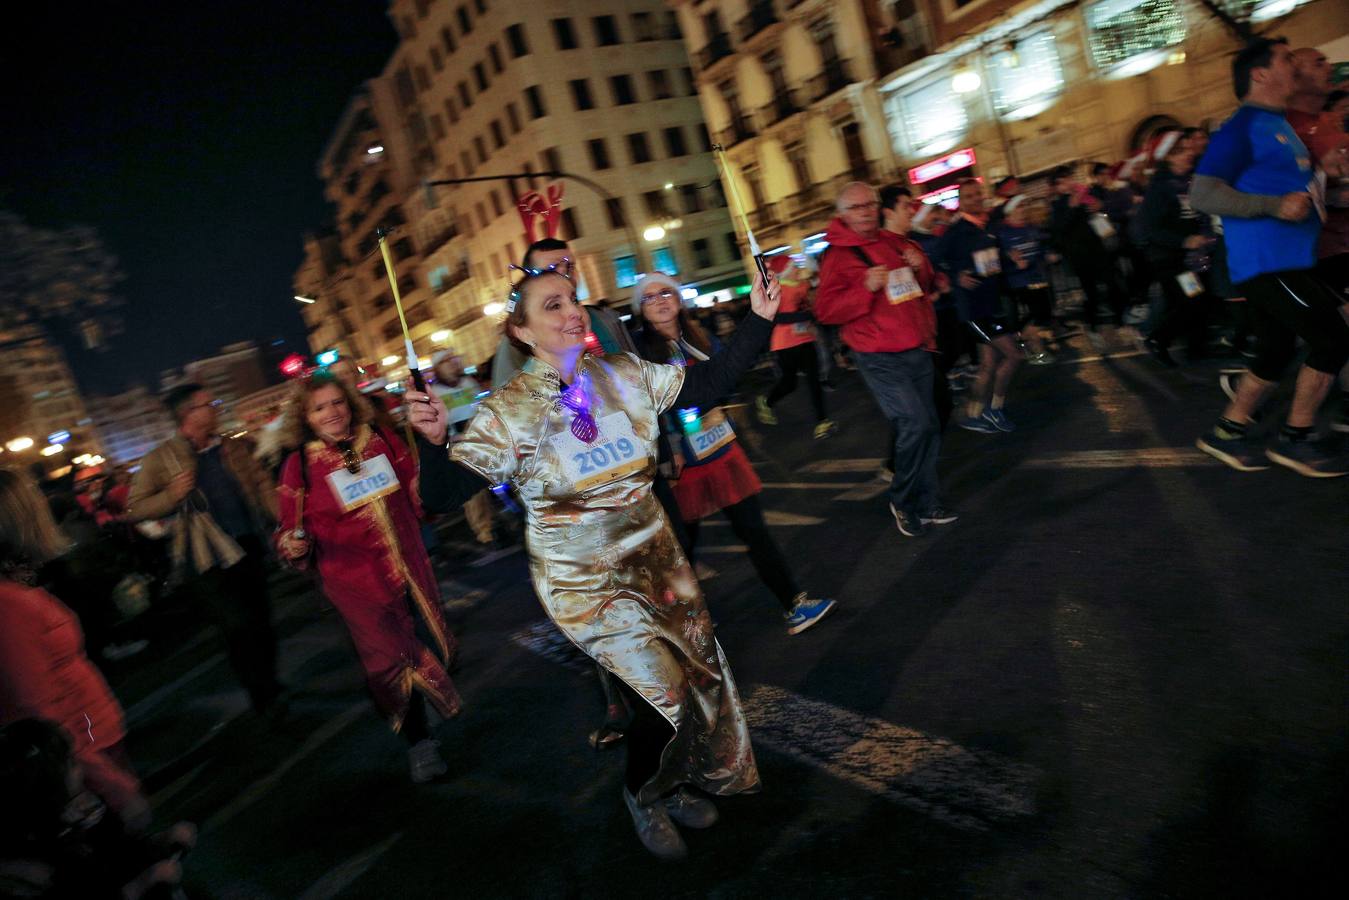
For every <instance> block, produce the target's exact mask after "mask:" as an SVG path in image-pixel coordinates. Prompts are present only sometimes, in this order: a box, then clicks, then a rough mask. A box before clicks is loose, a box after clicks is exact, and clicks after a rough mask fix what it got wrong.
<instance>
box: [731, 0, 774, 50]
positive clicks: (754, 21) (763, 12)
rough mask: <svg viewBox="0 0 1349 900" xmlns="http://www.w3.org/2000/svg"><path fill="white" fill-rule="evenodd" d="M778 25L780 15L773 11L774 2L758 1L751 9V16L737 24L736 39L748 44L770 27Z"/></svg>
mask: <svg viewBox="0 0 1349 900" xmlns="http://www.w3.org/2000/svg"><path fill="white" fill-rule="evenodd" d="M777 23H778V14H777V11H776V10H774V9H773V2H772V0H758V2H756V3H755V4H754V5H753V6H751V7H750V9H749V15H747V16H745V17H744V18H743V19H741V20H740V21H739V22H737V23H736V25H735V33H736V37H738V38H739V39H740V43H742V44H743V43H746V42H747V41H749V40H750V39H751V38H753V37H754V36H755V35H756V34H758V33H759V32H761V31H763V30H764V29H765V28H767V27H768V26H769V25H776V24H777Z"/></svg>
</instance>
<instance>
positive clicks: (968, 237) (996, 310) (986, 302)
mask: <svg viewBox="0 0 1349 900" xmlns="http://www.w3.org/2000/svg"><path fill="white" fill-rule="evenodd" d="M988 250H992V251H993V252H992V254H991V256H992V259H993V261H994V262H995V263H997V262H998V261H999V260H1000V250H999V248H998V239H997V238H996V237H995V236H994V235H993V232H991V231H989V230H988V227H987V226H986V225H985V226H982V227H981V226H979V225H976V224H975V223H974V222H971V221H970V220H969V219H967V218H966V217H965V216H961V217H960V218H958V219H956V220H955V221H954V222H952V223H951V227H950V228H948V229H946V233H945V234H943V235H942V237H941V240H940V241H938V242H937V249H936V250H934V251H933V262H934V263H936V265H937V268H938V269H940V270H941V271H943V272H945V273H946V275H947V277H948V278H950V279H951V291H952V292H953V293H954V294H955V298H956V312H957V313H959V315H960V319H961V321H962V322H973V321H976V320H978V319H988V318H992V317H993V316H996V315H999V314H1000V313H1001V312H1002V292H1001V290H1000V289H999V284H998V282H999V278H998V275H997V274H990V275H984V276H981V275H979V273H978V270H977V269H976V267H975V264H974V254H975V253H979V252H981V251H988ZM998 267H999V268H1001V266H1000V265H999V266H998ZM962 273H968V274H969V275H972V276H974V278H975V279H976V280H977V281H978V282H979V284H978V286H977V287H975V288H974V289H973V290H971V289H969V288H964V287H961V285H960V275H961V274H962Z"/></svg>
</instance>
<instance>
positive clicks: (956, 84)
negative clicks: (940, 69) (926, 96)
mask: <svg viewBox="0 0 1349 900" xmlns="http://www.w3.org/2000/svg"><path fill="white" fill-rule="evenodd" d="M981 83H982V80H981V79H980V78H979V73H978V72H976V71H974V70H973V69H971V68H970V67H969V64H968V63H964V64H962V65H961V66H960V68H959V69H957V70H956V73H955V74H954V75H952V76H951V90H953V91H955V92H956V93H957V94H968V93H970V92H971V91H977V90H979V85H980V84H981Z"/></svg>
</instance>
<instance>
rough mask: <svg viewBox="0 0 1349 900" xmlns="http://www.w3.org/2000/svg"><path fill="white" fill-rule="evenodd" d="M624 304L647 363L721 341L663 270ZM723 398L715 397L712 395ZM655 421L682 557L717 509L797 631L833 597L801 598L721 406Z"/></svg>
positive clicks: (694, 356) (706, 354)
mask: <svg viewBox="0 0 1349 900" xmlns="http://www.w3.org/2000/svg"><path fill="white" fill-rule="evenodd" d="M632 310H633V314H634V316H635V317H636V318H637V319H639V320H641V322H642V330H641V332H639V334H638V336H637V343H638V346H639V347H640V348H641V351H642V357H643V358H644V359H646V360H649V361H650V362H654V363H668V364H673V365H677V366H686V367H687V366H695V365H698V364H701V363H705V362H707V361H708V360H709V359H711V358H712V356H713V355H714V354H715V353H717V352H718V351H719V350H720V349H721V342H720V341H719V340H718V339H717V338H715V337H713V336H712V335H709V334H707V333H706V332H705V331H703V329H702V328H701V327H699V326H698V325H697V324H696V323H695V322H694V321H693V319H692V317H690V316H689V315H688V312H687V311H686V310H685V309H684V308H683V302H682V301H681V299H680V284H679V282H677V281H675V280H674V279H673V278H672V277H670V276H669V275H666V274H665V273H663V272H652V273H651V274H650V275H647V276H646V277H645V278H643V279H642V280H641V281H639V282H638V283H637V287H636V288H635V290H634V293H633V297H632ZM778 327H780V326H778ZM774 331H775V332H776V328H775V329H774ZM723 401H724V398H718V401H717V402H718V403H721V402H723ZM660 426H661V438H662V440H664V441H667V442H668V443H669V444H670V447H671V449H670V455H671V457H672V458H673V459H674V461H675V462H674V476H673V478H672V479H671V487H672V489H673V490H674V495H675V500H676V501H677V502H678V504H679V515H680V518H681V519H682V520H683V522H684V530H685V532H687V533H688V536H689V542H688V546H687V547H686V548H685V552H686V554H687V556H688V557H689V559H690V561H692V560H693V554H694V552H695V550H696V548H697V543H698V526H699V523H700V522H701V521H702V520H703V519H705V518H707V517H709V516H711V515H712V514H713V513H716V512H721V513H722V514H723V515H725V516H726V519H727V521H728V522H730V524H731V530H732V531H734V532H735V535H736V537H738V538H740V540H742V541H744V542H745V546H746V547H748V548H749V549H748V554H749V559H750V563H751V564H752V565H753V566H754V571H755V572H756V573H757V574H758V576H759V580H760V581H762V582H763V583H764V586H765V587H767V588H768V589H769V590H770V591H772V592H773V594H774V595H775V596H776V597H777V598H778V603H779V604H780V605H781V606H782V617H783V618H784V619H785V620H786V622H787V633H788V634H799V633H800V632H802V631H805V630H806V629H807V628H810V627H811V626H812V625H814V624H816V623H817V622H819V621H820V620H821V619H823V618H824V616H825V615H826V614H828V613H829V611H830V610H831V609H833V607H834V601H833V600H829V599H814V598H811V597H808V596H807V595H806V592H805V591H803V590H801V589H800V586H799V585H798V584H797V583H796V578H795V577H794V576H793V574H792V567H791V566H790V565H789V564H788V562H787V560H786V559H785V558H784V557H783V555H782V551H781V550H779V549H778V545H777V542H776V541H774V540H773V536H772V534H771V533H770V532H769V531H768V525H767V524H766V523H765V522H764V517H763V507H762V506H761V505H760V503H759V496H758V495H759V493H760V491H762V490H763V485H762V484H760V482H759V476H758V474H756V473H755V471H754V466H753V465H752V464H751V463H750V461H749V457H748V456H746V455H745V451H744V450H743V449H742V448H741V446H740V442H739V441H738V440H736V436H735V430H734V428H732V426H731V423H730V421H729V419H728V418H727V416H726V412H725V410H724V409H723V408H722V406H720V405H716V404H710V405H709V406H708V407H706V408H702V407H694V408H683V409H680V408H676V409H672V410H670V411H669V412H667V413H665V414H664V415H663V416H661V419H660Z"/></svg>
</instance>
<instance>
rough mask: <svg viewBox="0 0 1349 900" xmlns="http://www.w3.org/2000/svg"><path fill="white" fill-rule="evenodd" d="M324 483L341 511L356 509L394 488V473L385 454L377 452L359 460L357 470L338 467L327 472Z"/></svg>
mask: <svg viewBox="0 0 1349 900" xmlns="http://www.w3.org/2000/svg"><path fill="white" fill-rule="evenodd" d="M328 485H329V486H330V487H331V488H332V489H333V494H334V496H336V497H337V503H338V505H339V506H341V507H342V511H343V512H351V511H352V510H353V509H360V508H361V507H362V506H365V504H367V503H369V502H370V501H371V500H375V499H377V498H379V497H384V496H387V495H389V494H392V493H393V492H394V491H396V490H398V476H397V475H395V474H394V471H393V465H392V464H391V463H390V462H389V458H388V457H387V456H385V455H384V454H383V453H381V454H380V455H379V456H375V457H372V458H370V459H364V460H361V470H360V471H359V472H355V473H352V472H348V471H347V470H346V469H338V470H337V471H336V472H331V473H329V474H328Z"/></svg>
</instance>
